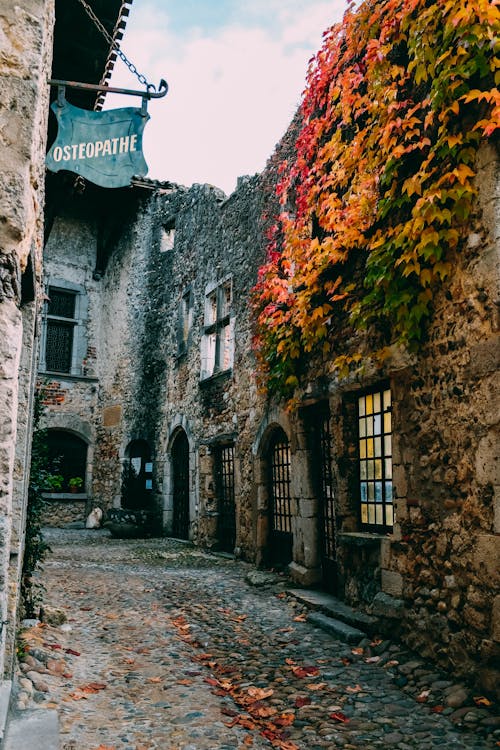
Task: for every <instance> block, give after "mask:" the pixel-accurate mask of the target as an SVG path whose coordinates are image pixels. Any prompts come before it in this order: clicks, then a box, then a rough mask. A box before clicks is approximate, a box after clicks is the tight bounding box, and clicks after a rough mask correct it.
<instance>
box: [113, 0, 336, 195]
mask: <svg viewBox="0 0 500 750" xmlns="http://www.w3.org/2000/svg"><path fill="white" fill-rule="evenodd" d="M345 5H346V3H345V0H134V2H133V4H132V7H131V11H130V16H129V19H128V22H127V28H126V30H125V35H124V38H123V41H122V44H121V48H122V50H123V52H124V53H125V54H126V55H127V57H128V58H129V59H130V60H131V61H132V62H133V63H134V65H135V66H136V67H137V69H138V70H139V71H140V72H141V73H143V74H144V75H145V76H146V78H147V79H148V81H150V82H151V83H154V84H155V85H156V86H157V85H158V84H159V81H160V79H161V78H165V79H166V81H167V82H168V85H169V91H168V94H167V95H166V97H164V98H163V99H157V100H151V102H150V103H149V105H148V111H149V114H150V115H151V120H150V121H149V122H148V124H147V125H146V129H145V132H144V142H143V145H144V154H145V157H146V161H147V163H148V166H149V172H148V177H151V178H154V179H160V180H169V181H171V182H177V183H179V184H182V185H191V184H192V183H209V184H212V185H216V186H217V187H220V188H222V189H223V190H224V192H225V193H227V194H230V193H231V192H232V191H233V190H234V188H235V187H236V181H237V178H238V176H242V175H253V174H255V173H256V172H260V171H262V169H263V168H264V166H265V163H266V161H267V159H268V158H269V156H270V155H271V154H272V152H273V150H274V147H275V145H276V143H277V142H278V141H279V140H280V138H281V136H282V135H283V134H284V132H285V131H286V129H287V126H288V125H289V123H290V121H291V119H292V117H293V114H294V112H295V110H296V108H297V107H298V105H299V103H300V99H301V93H302V91H303V89H304V86H305V79H306V73H307V66H308V61H309V59H310V58H311V56H312V55H313V54H314V53H315V52H316V51H317V50H318V49H319V48H320V46H321V41H322V33H323V31H324V30H325V29H326V28H328V27H329V26H331V25H332V24H333V23H335V22H337V21H339V20H341V18H342V14H343V12H344V9H345ZM110 85H111V86H122V87H126V88H142V87H141V86H140V84H139V82H138V81H137V79H136V78H134V77H133V76H132V74H131V73H130V71H128V70H127V68H126V67H125V65H124V64H123V63H122V62H121V61H120V60H117V62H116V65H115V70H114V73H113V76H112V79H111V82H110ZM131 105H132V106H140V100H138V99H131V98H126V97H123V96H116V95H108V96H107V97H106V104H105V108H106V109H109V108H115V107H124V106H131Z"/></svg>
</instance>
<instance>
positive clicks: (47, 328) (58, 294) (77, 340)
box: [40, 278, 95, 377]
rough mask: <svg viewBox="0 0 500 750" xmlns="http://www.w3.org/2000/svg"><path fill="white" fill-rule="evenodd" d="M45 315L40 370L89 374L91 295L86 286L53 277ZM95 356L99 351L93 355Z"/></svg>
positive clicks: (77, 374)
mask: <svg viewBox="0 0 500 750" xmlns="http://www.w3.org/2000/svg"><path fill="white" fill-rule="evenodd" d="M46 300H47V301H46V304H45V308H44V313H43V318H42V336H41V345H40V371H41V372H49V373H53V372H57V373H67V374H69V375H76V376H77V377H81V376H82V375H85V374H86V359H87V357H88V356H89V352H90V351H91V350H90V349H88V348H87V321H88V296H87V293H86V290H85V287H84V286H82V285H80V284H75V283H73V282H71V281H66V279H62V278H61V279H59V278H57V279H52V280H51V281H50V282H49V283H48V285H47V297H46ZM92 356H93V357H95V351H94V353H93V355H92Z"/></svg>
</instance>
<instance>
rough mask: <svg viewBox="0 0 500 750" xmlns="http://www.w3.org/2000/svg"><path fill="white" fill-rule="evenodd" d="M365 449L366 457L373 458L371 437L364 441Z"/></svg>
mask: <svg viewBox="0 0 500 750" xmlns="http://www.w3.org/2000/svg"><path fill="white" fill-rule="evenodd" d="M366 451H367V454H368V458H373V456H374V445H373V438H369V439H368V440H367V441H366Z"/></svg>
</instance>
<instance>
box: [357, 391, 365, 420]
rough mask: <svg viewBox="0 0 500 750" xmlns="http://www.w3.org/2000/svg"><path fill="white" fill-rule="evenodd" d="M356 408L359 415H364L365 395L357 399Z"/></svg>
mask: <svg viewBox="0 0 500 750" xmlns="http://www.w3.org/2000/svg"><path fill="white" fill-rule="evenodd" d="M358 409H359V416H360V417H364V416H365V397H364V396H361V398H359V399H358Z"/></svg>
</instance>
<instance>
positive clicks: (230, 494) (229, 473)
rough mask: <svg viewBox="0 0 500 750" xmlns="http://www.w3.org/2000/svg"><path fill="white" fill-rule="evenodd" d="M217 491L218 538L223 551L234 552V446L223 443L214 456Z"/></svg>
mask: <svg viewBox="0 0 500 750" xmlns="http://www.w3.org/2000/svg"><path fill="white" fill-rule="evenodd" d="M214 469H215V485H216V492H217V511H218V514H219V515H218V520H217V540H218V546H219V549H220V550H222V551H223V552H231V553H232V552H234V545H235V542H236V507H235V498H234V447H233V446H232V445H223V446H220V447H218V448H217V449H216V451H215V456H214Z"/></svg>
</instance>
